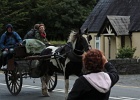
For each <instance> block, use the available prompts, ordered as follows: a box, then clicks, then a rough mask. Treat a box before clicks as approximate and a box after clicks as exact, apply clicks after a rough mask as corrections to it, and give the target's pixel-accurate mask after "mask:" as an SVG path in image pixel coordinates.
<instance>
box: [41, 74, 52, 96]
mask: <svg viewBox="0 0 140 100" xmlns="http://www.w3.org/2000/svg"><path fill="white" fill-rule="evenodd" d="M50 78H51V76H48V75H47V74H45V75H44V76H42V77H41V78H40V79H41V83H42V94H43V95H44V96H47V97H49V96H50V94H49V91H48V88H47V83H48V81H49V80H50Z"/></svg>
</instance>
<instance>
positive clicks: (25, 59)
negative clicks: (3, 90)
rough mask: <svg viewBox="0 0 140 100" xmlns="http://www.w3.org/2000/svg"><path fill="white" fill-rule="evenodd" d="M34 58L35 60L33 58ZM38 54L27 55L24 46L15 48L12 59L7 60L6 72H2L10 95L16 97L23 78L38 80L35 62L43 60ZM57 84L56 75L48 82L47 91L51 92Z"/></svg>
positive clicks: (38, 72) (38, 75) (38, 74)
mask: <svg viewBox="0 0 140 100" xmlns="http://www.w3.org/2000/svg"><path fill="white" fill-rule="evenodd" d="M35 56H36V58H34V57H35ZM43 58H44V57H41V58H40V57H39V53H27V49H26V47H25V46H18V47H16V48H15V52H14V54H13V57H12V58H11V59H9V60H8V64H7V66H8V67H7V70H4V74H5V81H6V84H7V88H8V90H9V91H10V93H11V94H12V95H18V94H19V93H20V91H21V89H22V83H23V78H28V77H30V78H40V77H41V76H40V73H41V72H40V71H39V70H38V69H37V65H36V64H35V63H36V61H37V60H39V59H43ZM56 84H57V73H54V74H53V76H52V77H51V79H50V80H49V84H48V89H49V91H52V90H53V89H54V88H55V87H56Z"/></svg>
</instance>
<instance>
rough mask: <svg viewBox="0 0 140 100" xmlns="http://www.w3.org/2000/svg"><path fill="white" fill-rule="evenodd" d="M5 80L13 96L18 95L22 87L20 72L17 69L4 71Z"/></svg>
mask: <svg viewBox="0 0 140 100" xmlns="http://www.w3.org/2000/svg"><path fill="white" fill-rule="evenodd" d="M5 80H6V84H7V88H8V90H9V91H10V93H11V94H12V95H14V96H16V95H18V94H19V92H20V91H21V88H22V82H23V79H22V74H21V72H18V70H13V71H10V70H8V71H5Z"/></svg>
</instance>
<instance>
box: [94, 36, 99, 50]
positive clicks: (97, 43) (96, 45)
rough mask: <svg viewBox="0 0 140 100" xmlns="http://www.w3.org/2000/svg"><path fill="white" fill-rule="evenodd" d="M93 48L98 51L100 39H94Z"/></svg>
mask: <svg viewBox="0 0 140 100" xmlns="http://www.w3.org/2000/svg"><path fill="white" fill-rule="evenodd" d="M95 48H96V49H98V50H100V37H95Z"/></svg>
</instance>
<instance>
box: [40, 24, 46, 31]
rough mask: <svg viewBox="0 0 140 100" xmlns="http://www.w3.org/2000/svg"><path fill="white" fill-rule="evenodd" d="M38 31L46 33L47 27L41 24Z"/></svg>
mask: <svg viewBox="0 0 140 100" xmlns="http://www.w3.org/2000/svg"><path fill="white" fill-rule="evenodd" d="M38 30H39V32H44V31H45V25H44V24H39V27H38Z"/></svg>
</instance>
